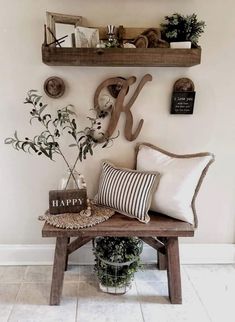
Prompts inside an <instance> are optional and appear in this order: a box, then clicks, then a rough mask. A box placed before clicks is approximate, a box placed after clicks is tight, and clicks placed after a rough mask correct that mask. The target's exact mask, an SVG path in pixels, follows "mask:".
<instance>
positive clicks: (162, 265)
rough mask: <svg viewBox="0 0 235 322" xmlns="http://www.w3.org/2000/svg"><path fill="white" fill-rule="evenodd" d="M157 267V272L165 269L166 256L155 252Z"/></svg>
mask: <svg viewBox="0 0 235 322" xmlns="http://www.w3.org/2000/svg"><path fill="white" fill-rule="evenodd" d="M157 267H158V269H159V271H165V270H166V269H167V265H166V255H163V254H161V253H160V252H157Z"/></svg>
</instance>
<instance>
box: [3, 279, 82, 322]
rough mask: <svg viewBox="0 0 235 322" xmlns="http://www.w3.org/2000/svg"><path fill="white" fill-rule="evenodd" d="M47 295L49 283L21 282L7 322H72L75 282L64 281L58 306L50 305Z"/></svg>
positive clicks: (75, 298)
mask: <svg viewBox="0 0 235 322" xmlns="http://www.w3.org/2000/svg"><path fill="white" fill-rule="evenodd" d="M49 295H50V284H49V283H25V284H22V286H21V288H20V291H19V294H18V297H17V304H16V305H15V306H14V307H13V310H12V312H11V315H10V318H9V322H41V321H43V322H49V321H50V322H70V321H71V322H74V321H75V317H76V306H77V283H64V288H63V294H62V299H61V304H60V306H50V305H49Z"/></svg>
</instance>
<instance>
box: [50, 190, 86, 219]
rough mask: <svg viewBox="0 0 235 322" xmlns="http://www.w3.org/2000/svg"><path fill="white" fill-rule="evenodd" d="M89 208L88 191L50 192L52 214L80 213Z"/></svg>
mask: <svg viewBox="0 0 235 322" xmlns="http://www.w3.org/2000/svg"><path fill="white" fill-rule="evenodd" d="M86 207H87V191H86V189H71V190H51V191H49V212H50V214H63V213H68V212H69V213H79V212H80V211H81V210H83V209H85V208H86Z"/></svg>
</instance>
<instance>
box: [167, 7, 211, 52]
mask: <svg viewBox="0 0 235 322" xmlns="http://www.w3.org/2000/svg"><path fill="white" fill-rule="evenodd" d="M165 20H166V22H165V23H162V24H161V27H162V32H163V35H164V37H165V39H166V40H167V41H169V42H173V41H175V42H180V41H190V42H191V43H192V45H193V46H197V45H198V40H199V38H200V36H201V35H202V33H203V32H204V28H205V26H206V24H205V22H204V21H198V19H197V15H196V14H195V13H193V14H192V15H186V16H184V15H181V14H179V13H174V14H173V15H171V16H165Z"/></svg>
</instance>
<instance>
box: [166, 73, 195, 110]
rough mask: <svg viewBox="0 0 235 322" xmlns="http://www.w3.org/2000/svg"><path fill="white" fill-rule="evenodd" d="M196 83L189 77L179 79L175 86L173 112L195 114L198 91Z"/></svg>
mask: <svg viewBox="0 0 235 322" xmlns="http://www.w3.org/2000/svg"><path fill="white" fill-rule="evenodd" d="M194 89H195V87H194V83H193V81H192V80H191V79H189V78H180V79H178V80H177V81H176V82H175V84H174V87H173V93H172V98H171V114H193V108H194V100H195V95H196V92H195V91H194Z"/></svg>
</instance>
